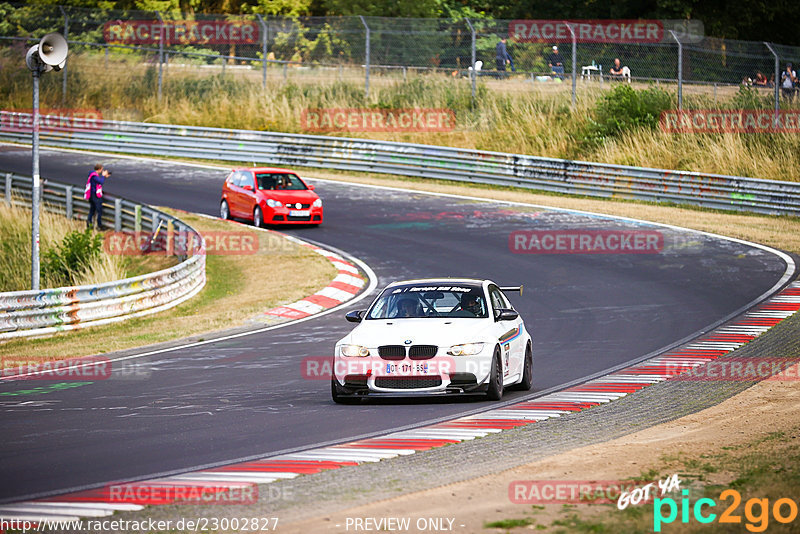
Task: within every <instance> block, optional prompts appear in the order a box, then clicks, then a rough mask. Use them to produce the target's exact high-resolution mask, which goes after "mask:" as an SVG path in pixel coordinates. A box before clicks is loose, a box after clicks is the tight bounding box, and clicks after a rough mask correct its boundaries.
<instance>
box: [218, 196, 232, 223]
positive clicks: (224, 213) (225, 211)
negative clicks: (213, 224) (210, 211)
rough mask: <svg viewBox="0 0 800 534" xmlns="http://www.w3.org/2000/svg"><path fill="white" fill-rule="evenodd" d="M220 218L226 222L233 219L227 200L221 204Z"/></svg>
mask: <svg viewBox="0 0 800 534" xmlns="http://www.w3.org/2000/svg"><path fill="white" fill-rule="evenodd" d="M219 216H220V218H221V219H224V220H226V221H227V220H228V219H230V218H231V210H230V209H229V208H228V201H227V200H223V201H222V202H220V203H219Z"/></svg>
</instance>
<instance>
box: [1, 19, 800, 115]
mask: <svg viewBox="0 0 800 534" xmlns="http://www.w3.org/2000/svg"><path fill="white" fill-rule="evenodd" d="M0 15H2V16H3V22H0V45H2V46H3V47H4V48H6V49H10V50H11V51H12V52H10V53H13V51H14V50H15V49H16V50H18V51H19V53H20V54H24V51H25V49H26V47H27V46H28V45H29V44H31V43H32V42H35V40H37V39H38V38H40V37H41V36H42V35H44V34H45V33H48V32H53V31H57V32H60V33H63V34H64V35H65V36H66V37H67V39H68V41H69V43H70V53H71V55H72V57H73V58H74V57H75V56H76V55H79V56H82V57H83V58H84V59H85V60H86V62H85V63H84V66H82V68H81V69H80V70H81V73H80V74H79V73H77V72H75V73H73V72H71V71H70V70H69V67H67V68H66V69H64V71H63V73H62V83H63V89H62V93H63V94H64V98H66V93H67V87H68V85H67V79H68V78H69V77H70V76H83V79H84V80H85V82H86V83H92V80H94V79H99V78H101V77H102V76H115V75H122V74H123V73H124V74H126V75H131V74H134V75H140V77H141V79H142V80H143V83H148V84H152V90H153V91H154V93H156V94H157V95H158V96H159V97H160V96H161V91H162V86H163V83H164V80H165V79H166V78H168V77H170V76H177V75H180V74H181V73H189V72H191V73H192V74H196V73H198V72H200V73H202V72H205V73H214V74H222V75H225V76H228V75H231V76H234V75H235V76H241V77H247V78H251V79H254V80H259V79H260V81H261V83H262V84H263V85H264V86H266V85H267V83H268V82H269V81H271V80H272V81H289V80H292V81H296V82H303V81H307V82H309V83H319V82H321V81H325V80H329V81H331V80H346V79H347V80H354V79H355V80H361V81H363V83H364V91H365V93H366V94H367V95H368V94H369V91H370V84H375V83H382V82H386V81H389V82H396V81H398V80H400V79H407V77H408V76H410V75H418V74H420V73H428V74H438V75H440V76H447V77H449V78H451V79H452V80H453V82H454V83H469V84H471V85H472V87H473V95H474V88H475V85H476V83H477V81H478V80H485V81H487V82H495V81H498V82H503V81H506V80H512V79H513V80H517V81H519V82H524V83H525V84H530V85H531V86H533V87H539V88H543V89H544V88H548V89H552V90H563V91H571V93H572V98H573V101H574V99H575V97H576V95H577V94H578V93H579V92H581V91H584V90H593V89H602V88H605V87H609V86H612V83H610V82H623V83H625V82H628V83H634V84H635V83H641V82H644V83H656V84H659V85H660V84H669V85H674V86H675V87H676V88H677V92H678V102H679V105H680V103H681V102H682V100H683V94H684V92H686V93H693V94H694V93H696V94H705V95H707V96H708V99H709V100H708V101H709V102H711V99H712V98H713V101H714V103H716V99H717V98H718V97H722V96H730V95H733V94H735V93H736V91H737V90H738V87H739V86H741V85H742V84H745V85H749V86H753V87H755V88H757V89H758V90H759V91H760V94H761V95H762V96H763V99H762V100H763V102H768V103H770V104H772V103H774V106H775V108H776V109H778V108H780V107H781V106H782V105H784V104H785V103H786V102H789V101H791V100H793V99H794V98H795V94H796V92H797V89H796V87H797V85H798V83H797V80H796V74H795V75H794V76H795V79H793V80H791V81H790V82H786V79H787V77H788V78H790V79H791V78H792V76H791V75H788V76H787V74H785V73H787V72H788V73H790V74H791V73H793V72H796V67H792V68H789V69H788V71H787V64H788V63H793V64H795V65H796V63H797V62H798V61H800V47H790V46H782V45H777V44H771V43H758V42H746V41H733V40H723V39H716V38H710V37H704V36H703V35H702V25H698V24H697V23H695V22H692V23H687V22H686V21H511V20H487V19H479V20H469V19H402V18H381V17H296V18H284V17H274V16H266V15H265V16H261V15H235V16H233V15H207V14H206V15H199V14H192V15H187V14H181V13H175V12H169V13H167V12H158V11H149V12H148V11H114V10H100V9H97V10H88V9H80V8H75V7H66V6H63V7H62V6H53V5H20V6H12V5H9V4H0ZM640 30H641V31H640ZM503 38H506V39H507V41H506V42H505V43H504V45H503V47H505V49H506V50H507V52H508V56H505V55H504V54H502V48H503V47H501V45H500V40H501V39H503ZM500 55H503V58H502V59H500V60H498V57H499V56H500ZM506 58H507V59H506ZM616 60H619V62H618V64H617V61H616ZM86 65H89V67H86ZM75 70H77V69H75ZM510 86H511V85H510V84H509V85H508V87H510ZM516 86H517V87H519V84H517V85H516ZM523 87H525V86H523Z"/></svg>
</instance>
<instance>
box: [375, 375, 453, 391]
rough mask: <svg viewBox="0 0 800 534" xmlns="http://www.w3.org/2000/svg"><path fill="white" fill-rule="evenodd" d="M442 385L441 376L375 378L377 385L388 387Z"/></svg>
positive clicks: (404, 387)
mask: <svg viewBox="0 0 800 534" xmlns="http://www.w3.org/2000/svg"><path fill="white" fill-rule="evenodd" d="M441 385H442V377H440V376H398V377H389V376H379V377H377V378H375V386H376V387H379V388H386V389H423V388H435V387H437V386H441Z"/></svg>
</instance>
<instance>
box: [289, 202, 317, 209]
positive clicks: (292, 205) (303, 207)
mask: <svg viewBox="0 0 800 534" xmlns="http://www.w3.org/2000/svg"><path fill="white" fill-rule="evenodd" d="M286 207H287V208H289V209H291V210H296V209H301V210H307V209H308V208H310V207H311V204H303V205H302V206H301V207H300V208H298V207H297V204H296V203H295V202H287V203H286Z"/></svg>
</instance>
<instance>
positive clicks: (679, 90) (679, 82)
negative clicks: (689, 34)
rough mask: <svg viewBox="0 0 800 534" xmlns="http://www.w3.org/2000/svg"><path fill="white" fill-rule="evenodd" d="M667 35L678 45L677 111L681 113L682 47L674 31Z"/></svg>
mask: <svg viewBox="0 0 800 534" xmlns="http://www.w3.org/2000/svg"><path fill="white" fill-rule="evenodd" d="M669 33H670V35H672V38H673V39H675V42H676V43H678V111H683V45H682V44H681V41H680V39H678V36H677V35H675V32H674V31H672V30H670V31H669Z"/></svg>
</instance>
